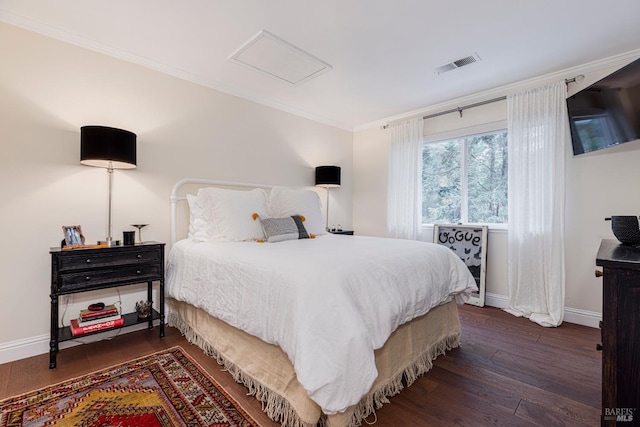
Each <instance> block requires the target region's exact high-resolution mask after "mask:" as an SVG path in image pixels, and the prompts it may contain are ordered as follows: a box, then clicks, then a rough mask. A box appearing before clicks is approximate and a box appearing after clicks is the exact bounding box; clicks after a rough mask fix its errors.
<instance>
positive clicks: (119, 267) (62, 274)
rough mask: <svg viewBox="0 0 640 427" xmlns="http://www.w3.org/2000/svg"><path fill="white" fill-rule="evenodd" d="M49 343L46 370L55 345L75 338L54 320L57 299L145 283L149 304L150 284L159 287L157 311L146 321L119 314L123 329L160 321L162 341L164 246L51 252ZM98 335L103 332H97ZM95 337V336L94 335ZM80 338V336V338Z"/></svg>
mask: <svg viewBox="0 0 640 427" xmlns="http://www.w3.org/2000/svg"><path fill="white" fill-rule="evenodd" d="M50 254H51V294H50V297H51V341H50V342H49V369H55V367H56V356H57V354H58V343H60V342H62V341H68V340H71V339H73V338H75V337H74V336H73V335H72V334H71V330H70V329H69V327H68V326H67V327H63V328H61V327H60V326H59V325H60V321H59V319H58V304H59V297H60V296H62V295H70V294H75V293H79V292H87V291H94V290H98V289H108V288H115V287H119V286H128V285H135V284H139V283H144V282H146V283H147V300H148V301H152V287H153V282H158V283H159V286H160V301H158V310H152V315H151V316H150V317H149V319H143V320H141V319H138V315H137V313H135V312H134V313H128V314H125V313H123V314H122V317H123V318H124V325H122V326H121V327H125V326H131V325H134V324H138V323H144V322H148V323H149V329H153V321H154V320H159V321H160V328H159V329H160V338H162V337H164V243H158V242H145V243H141V244H136V245H132V246H112V247H108V248H106V247H105V248H79V249H61V248H51V250H50ZM98 332H104V330H103V331H98ZM95 333H97V332H95ZM83 336H84V335H83Z"/></svg>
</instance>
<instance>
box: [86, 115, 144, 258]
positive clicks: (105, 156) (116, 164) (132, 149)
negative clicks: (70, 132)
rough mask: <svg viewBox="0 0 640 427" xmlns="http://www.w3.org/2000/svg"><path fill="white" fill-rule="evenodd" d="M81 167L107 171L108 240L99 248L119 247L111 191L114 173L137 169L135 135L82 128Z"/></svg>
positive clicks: (102, 127)
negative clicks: (114, 236)
mask: <svg viewBox="0 0 640 427" xmlns="http://www.w3.org/2000/svg"><path fill="white" fill-rule="evenodd" d="M80 163H82V164H83V165H87V166H95V167H99V168H106V169H107V178H108V182H109V208H108V226H107V238H106V240H105V241H101V242H98V244H106V245H107V246H116V245H119V244H120V242H119V241H118V240H115V241H114V240H113V237H112V235H111V188H112V181H113V170H114V169H134V168H135V167H136V134H135V133H131V132H129V131H126V130H122V129H116V128H110V127H106V126H83V127H82V128H80Z"/></svg>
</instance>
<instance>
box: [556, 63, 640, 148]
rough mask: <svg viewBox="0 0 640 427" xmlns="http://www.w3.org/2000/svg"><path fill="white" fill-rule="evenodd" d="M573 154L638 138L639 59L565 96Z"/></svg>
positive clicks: (639, 123) (639, 114) (639, 130)
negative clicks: (573, 93)
mask: <svg viewBox="0 0 640 427" xmlns="http://www.w3.org/2000/svg"><path fill="white" fill-rule="evenodd" d="M567 110H568V113H569V126H570V129H571V142H572V144H573V154H574V155H579V154H584V153H588V152H591V151H595V150H601V149H603V148H607V147H611V146H613V145H618V144H622V143H623V142H629V141H635V140H637V139H640V59H637V60H635V61H634V62H632V63H631V64H629V65H627V66H625V67H623V68H621V69H619V70H618V71H616V72H614V73H612V74H609V75H608V76H607V77H605V78H603V79H602V80H599V81H598V82H596V83H594V84H592V85H591V86H589V87H587V88H584V89H583V90H581V91H580V92H578V93H576V94H575V95H572V96H570V97H569V98H567Z"/></svg>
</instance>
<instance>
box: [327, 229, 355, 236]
mask: <svg viewBox="0 0 640 427" xmlns="http://www.w3.org/2000/svg"><path fill="white" fill-rule="evenodd" d="M329 233H331V234H344V235H347V236H353V230H340V231H338V230H334V231H329Z"/></svg>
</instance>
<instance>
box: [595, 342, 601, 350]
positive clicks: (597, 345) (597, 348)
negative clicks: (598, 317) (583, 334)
mask: <svg viewBox="0 0 640 427" xmlns="http://www.w3.org/2000/svg"><path fill="white" fill-rule="evenodd" d="M596 350H598V351H602V344H600V343H598V344H596Z"/></svg>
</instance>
